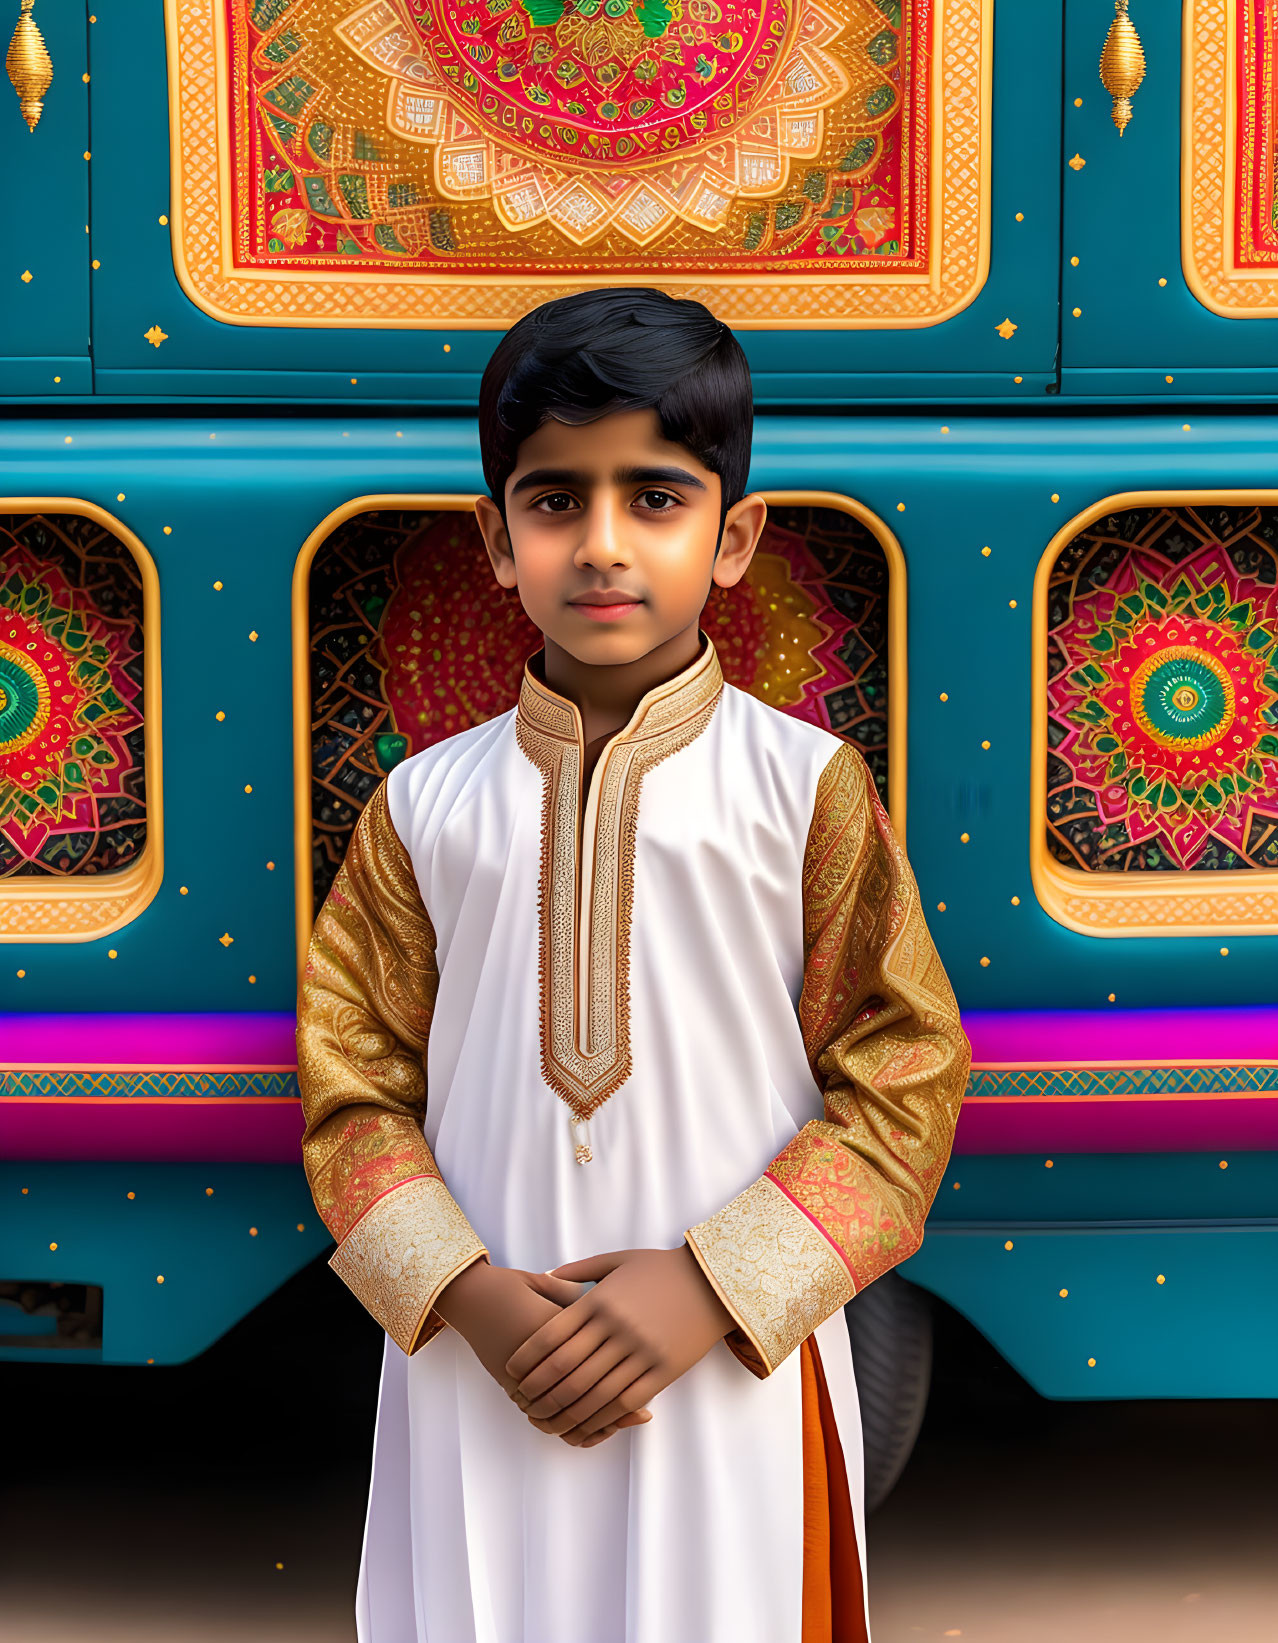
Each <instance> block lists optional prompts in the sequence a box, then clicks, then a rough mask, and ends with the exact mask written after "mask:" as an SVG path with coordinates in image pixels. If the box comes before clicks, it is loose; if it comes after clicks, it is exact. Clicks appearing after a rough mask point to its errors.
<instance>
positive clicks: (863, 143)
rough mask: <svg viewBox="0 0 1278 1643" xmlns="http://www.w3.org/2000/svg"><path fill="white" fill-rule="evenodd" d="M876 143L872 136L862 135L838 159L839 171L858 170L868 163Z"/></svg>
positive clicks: (872, 155) (872, 156)
mask: <svg viewBox="0 0 1278 1643" xmlns="http://www.w3.org/2000/svg"><path fill="white" fill-rule="evenodd" d="M877 146H878V144H877V143H876V142H875V140H874V138H873V137H862V138H860V139H859V140H858V141H857V142H855V143H853V144H852V147H851V148H850V149H848V151H847V153H846V154H845V155H844V156H843V158H842V159H841V160H840V161H839V170H840V171H860V170H861V169H862V168H863V167H864V166H867V165H869V163H870V161H871V160H872V159H873V158H874V151H875V149H876V148H877Z"/></svg>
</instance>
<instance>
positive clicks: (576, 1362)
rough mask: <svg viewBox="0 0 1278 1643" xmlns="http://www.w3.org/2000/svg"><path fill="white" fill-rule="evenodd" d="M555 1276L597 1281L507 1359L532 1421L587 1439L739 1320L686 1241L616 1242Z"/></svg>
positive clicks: (666, 1381)
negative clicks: (669, 1244)
mask: <svg viewBox="0 0 1278 1643" xmlns="http://www.w3.org/2000/svg"><path fill="white" fill-rule="evenodd" d="M550 1276H551V1277H553V1278H594V1279H597V1280H598V1281H597V1282H596V1284H595V1287H594V1288H593V1289H591V1290H588V1291H587V1293H586V1294H585V1295H583V1296H581V1298H580V1299H578V1300H576V1301H574V1302H572V1304H571V1305H570V1306H566V1307H565V1308H564V1309H563V1310H562V1311H561V1312H559V1313H558V1314H557V1315H556V1316H554V1317H552V1318H551V1319H549V1321H548V1322H546V1323H544V1324H542V1325H541V1327H540V1328H539V1329H538V1330H537V1331H536V1332H535V1333H534V1334H532V1335H530V1336H529V1337H528V1339H527V1340H526V1341H525V1342H524V1343H523V1345H522V1346H521V1347H520V1348H519V1350H518V1351H517V1352H515V1353H513V1354H512V1355H511V1357H510V1358H509V1359H508V1360H507V1362H506V1363H505V1365H504V1368H505V1371H506V1373H507V1374H508V1375H510V1376H512V1377H513V1378H514V1379H515V1380H516V1381H517V1382H518V1386H517V1389H516V1391H515V1393H514V1398H515V1402H516V1403H518V1404H519V1405H520V1407H521V1408H522V1409H523V1410H524V1412H525V1413H526V1414H527V1416H528V1418H529V1419H530V1420H531V1421H532V1423H533V1425H534V1426H536V1427H538V1428H539V1430H541V1431H543V1432H552V1433H555V1434H557V1435H558V1436H561V1437H562V1436H564V1435H566V1434H570V1433H571V1434H579V1435H580V1436H582V1437H584V1438H586V1439H589V1438H590V1437H592V1436H593V1435H594V1434H595V1433H596V1432H599V1431H601V1430H603V1429H604V1428H605V1427H607V1426H609V1425H610V1424H612V1423H614V1422H616V1421H617V1420H619V1419H621V1418H623V1417H624V1416H625V1415H627V1414H629V1413H631V1412H632V1411H635V1410H638V1409H641V1408H642V1407H643V1406H644V1405H645V1404H646V1403H647V1401H648V1399H649V1398H651V1397H653V1396H655V1394H656V1393H658V1392H660V1391H662V1390H663V1388H665V1387H667V1386H669V1385H670V1383H671V1381H674V1380H677V1379H678V1378H679V1376H680V1375H682V1374H683V1373H684V1372H685V1370H688V1369H690V1368H691V1367H692V1365H693V1364H694V1363H696V1362H697V1361H698V1359H700V1358H703V1357H704V1356H705V1354H706V1353H707V1352H708V1351H709V1350H710V1348H711V1347H712V1346H713V1345H714V1343H715V1342H716V1341H718V1340H721V1339H722V1338H723V1336H724V1335H726V1334H727V1332H728V1331H729V1330H730V1329H731V1328H732V1327H733V1326H734V1324H735V1322H736V1320H735V1319H734V1318H733V1316H732V1314H731V1313H730V1312H729V1311H728V1309H727V1307H725V1306H724V1304H723V1302H722V1301H720V1299H719V1297H718V1296H717V1295H716V1294H715V1292H714V1290H713V1289H712V1288H711V1286H710V1283H709V1281H708V1279H707V1278H706V1277H705V1274H704V1273H703V1272H702V1270H701V1268H700V1266H699V1265H698V1264H697V1261H696V1258H695V1256H694V1255H693V1253H692V1251H691V1250H690V1249H689V1248H688V1246H687V1245H686V1244H680V1245H679V1247H678V1248H677V1249H622V1250H613V1251H611V1252H610V1253H608V1254H606V1255H592V1256H589V1257H587V1259H585V1260H584V1261H569V1262H568V1263H567V1264H566V1265H564V1266H559V1267H555V1268H554V1270H553V1272H552V1273H551V1274H550Z"/></svg>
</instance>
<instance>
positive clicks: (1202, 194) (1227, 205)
mask: <svg viewBox="0 0 1278 1643" xmlns="http://www.w3.org/2000/svg"><path fill="white" fill-rule="evenodd" d="M1184 3H1185V9H1184V13H1183V24H1182V26H1183V46H1182V54H1183V59H1184V61H1183V64H1182V68H1181V162H1180V256H1181V264H1182V266H1183V268H1184V272H1185V283H1186V284H1187V285H1188V286H1189V289H1190V290H1191V291H1192V292H1193V293H1194V295H1195V296H1196V297H1197V298H1198V300H1199V302H1201V303H1202V305H1203V307H1204V308H1208V309H1210V310H1211V312H1212V313H1213V314H1222V315H1223V316H1224V317H1225V318H1226V319H1272V318H1273V317H1274V316H1275V315H1278V268H1275V269H1274V272H1273V273H1272V275H1268V276H1266V275H1264V274H1263V273H1259V272H1258V271H1257V270H1256V269H1255V268H1239V267H1238V266H1237V262H1236V260H1235V254H1234V210H1235V202H1234V185H1233V178H1234V175H1235V167H1236V162H1237V153H1238V146H1237V145H1238V99H1237V93H1236V76H1237V72H1238V62H1237V50H1236V47H1235V43H1234V42H1235V36H1236V26H1235V21H1236V16H1237V7H1238V0H1184Z"/></svg>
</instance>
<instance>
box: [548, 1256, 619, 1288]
mask: <svg viewBox="0 0 1278 1643" xmlns="http://www.w3.org/2000/svg"><path fill="white" fill-rule="evenodd" d="M632 1253H633V1252H632V1251H631V1250H628V1249H610V1250H608V1251H607V1253H606V1254H604V1255H587V1256H586V1257H585V1258H584V1260H580V1261H565V1262H564V1264H563V1265H562V1266H555V1267H551V1268H550V1275H551V1277H552V1278H593V1279H594V1280H595V1282H596V1283H597V1282H598V1281H599V1279H600V1278H606V1277H607V1276H608V1274H609V1273H610V1272H611V1271H612V1269H613V1268H614V1267H617V1266H620V1265H621V1263H622V1262H623V1261H624V1260H626V1258H627V1257H628V1256H629V1255H631V1254H632Z"/></svg>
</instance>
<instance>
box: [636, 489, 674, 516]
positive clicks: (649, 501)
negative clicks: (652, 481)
mask: <svg viewBox="0 0 1278 1643" xmlns="http://www.w3.org/2000/svg"><path fill="white" fill-rule="evenodd" d="M641 495H642V497H643V502H644V506H645V507H646V508H648V509H650V510H651V511H652V512H653V513H669V512H670V510H671V509H672V508H674V507H677V506H678V502H679V499H678V497H675V496H671V494H670V492H669V491H643V492H641Z"/></svg>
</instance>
